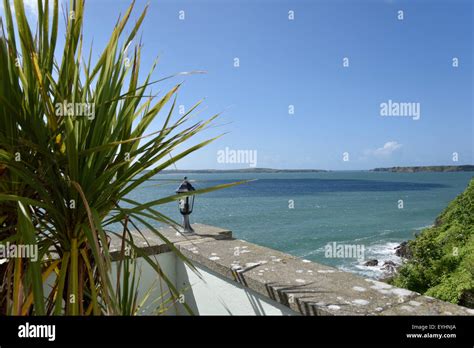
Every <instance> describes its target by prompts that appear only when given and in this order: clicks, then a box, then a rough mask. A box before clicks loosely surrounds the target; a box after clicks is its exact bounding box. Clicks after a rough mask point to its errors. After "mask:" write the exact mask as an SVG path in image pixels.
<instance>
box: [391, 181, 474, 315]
mask: <svg viewBox="0 0 474 348" xmlns="http://www.w3.org/2000/svg"><path fill="white" fill-rule="evenodd" d="M408 246H409V248H410V252H411V254H412V257H411V258H410V259H409V260H408V261H407V262H406V263H405V264H404V265H403V266H402V267H401V268H400V270H399V274H398V276H396V277H395V278H394V279H393V280H392V283H393V284H394V285H396V286H400V287H404V288H407V289H410V290H414V291H417V292H420V293H422V294H425V295H428V296H432V297H436V298H439V299H441V300H444V301H449V302H452V303H457V304H460V305H464V306H467V307H471V308H474V179H472V180H471V182H470V184H469V186H468V187H467V189H466V190H465V191H464V192H463V193H462V194H460V195H459V196H458V197H457V198H456V199H454V200H453V201H452V202H451V203H450V204H449V205H448V207H447V208H446V209H445V210H444V211H443V212H442V213H441V214H440V215H439V216H438V217H437V219H436V221H435V225H434V226H433V227H431V228H427V229H425V230H423V231H422V232H421V233H420V235H419V236H417V237H416V238H415V239H414V240H412V241H410V242H409V243H408Z"/></svg>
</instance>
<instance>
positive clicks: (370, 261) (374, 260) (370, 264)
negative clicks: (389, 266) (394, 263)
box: [364, 259, 379, 266]
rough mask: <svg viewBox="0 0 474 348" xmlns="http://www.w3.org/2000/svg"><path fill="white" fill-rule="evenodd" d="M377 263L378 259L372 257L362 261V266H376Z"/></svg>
mask: <svg viewBox="0 0 474 348" xmlns="http://www.w3.org/2000/svg"><path fill="white" fill-rule="evenodd" d="M378 264H379V261H378V260H376V259H373V260H369V261H367V262H366V263H364V266H377V265H378Z"/></svg>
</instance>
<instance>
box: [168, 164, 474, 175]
mask: <svg viewBox="0 0 474 348" xmlns="http://www.w3.org/2000/svg"><path fill="white" fill-rule="evenodd" d="M362 171H369V172H391V173H418V172H474V165H460V166H414V167H387V168H374V169H370V170H362ZM327 172H332V170H324V169H274V168H243V169H179V170H176V169H166V170H163V171H161V173H162V174H185V173H196V174H214V173H327Z"/></svg>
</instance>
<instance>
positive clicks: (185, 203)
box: [176, 177, 195, 234]
mask: <svg viewBox="0 0 474 348" xmlns="http://www.w3.org/2000/svg"><path fill="white" fill-rule="evenodd" d="M192 191H195V189H194V187H193V185H191V183H190V182H189V181H188V178H187V177H184V180H183V182H182V183H181V184H180V185H179V187H178V189H177V190H176V193H178V194H179V193H190V192H192ZM178 206H179V212H180V213H181V215H183V230H182V231H181V232H182V233H188V234H192V233H194V230H193V228H192V227H191V224H190V223H189V215H190V214H191V213H192V212H193V206H194V195H189V196H186V197H183V198H181V199H180V200H179V201H178Z"/></svg>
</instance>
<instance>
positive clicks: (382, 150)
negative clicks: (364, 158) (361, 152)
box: [366, 141, 402, 157]
mask: <svg viewBox="0 0 474 348" xmlns="http://www.w3.org/2000/svg"><path fill="white" fill-rule="evenodd" d="M401 147H402V144H399V143H398V142H396V141H387V142H386V143H385V144H384V145H383V146H382V147H379V148H377V149H375V150H368V151H366V155H372V156H375V157H389V156H390V155H391V154H392V153H394V152H395V151H397V150H398V149H400V148H401Z"/></svg>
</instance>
